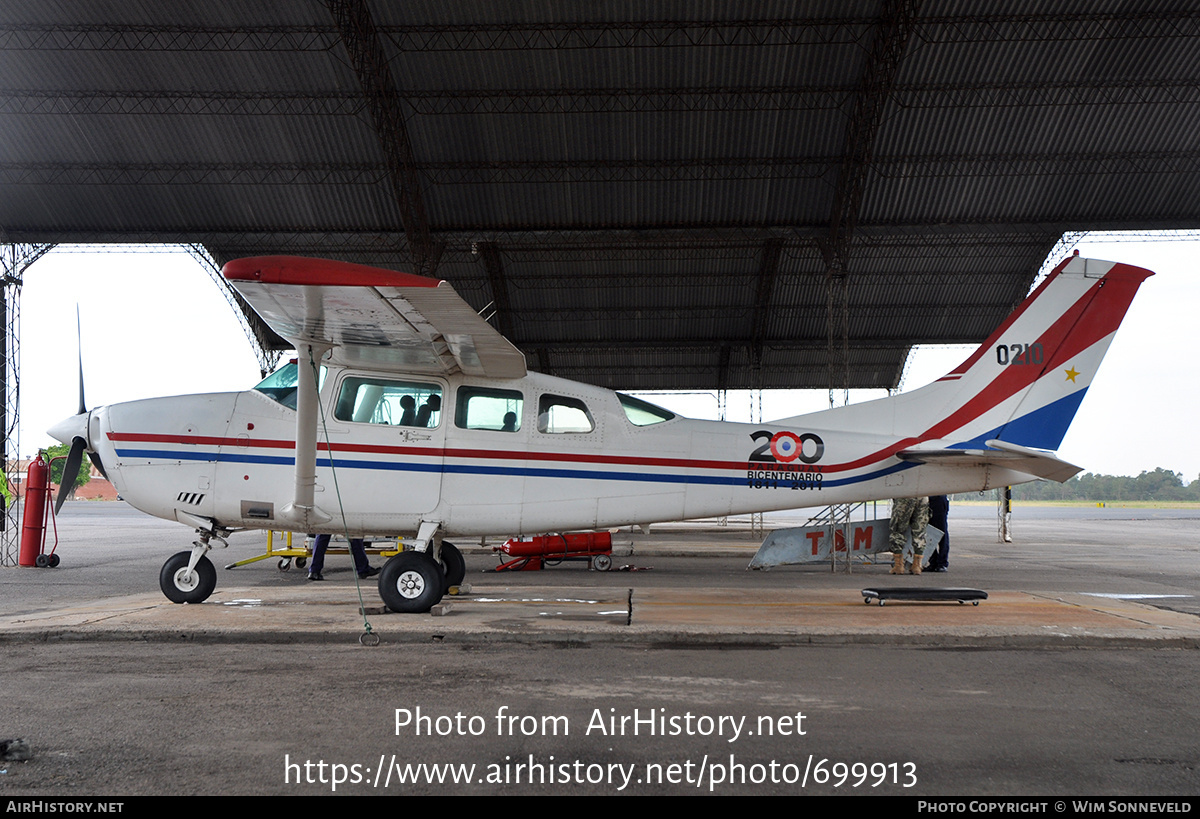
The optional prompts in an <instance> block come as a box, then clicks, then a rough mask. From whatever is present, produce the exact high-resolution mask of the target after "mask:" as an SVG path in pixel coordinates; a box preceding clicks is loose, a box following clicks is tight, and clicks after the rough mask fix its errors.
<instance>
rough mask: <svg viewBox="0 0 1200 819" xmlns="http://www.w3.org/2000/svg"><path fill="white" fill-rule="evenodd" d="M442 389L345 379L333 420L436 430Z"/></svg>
mask: <svg viewBox="0 0 1200 819" xmlns="http://www.w3.org/2000/svg"><path fill="white" fill-rule="evenodd" d="M441 410H442V388H441V386H439V385H437V384H425V383H421V382H415V381H390V380H386V379H382V378H375V377H373V376H359V375H352V376H348V377H347V378H346V379H344V380H343V381H342V388H341V390H339V391H338V398H337V404H336V405H335V406H334V409H333V417H334V418H336V419H338V420H339V421H351V422H353V423H358V424H381V425H385V426H401V427H427V428H432V427H436V426H437V425H438V424H439V423H440V422H441V418H442V412H441Z"/></svg>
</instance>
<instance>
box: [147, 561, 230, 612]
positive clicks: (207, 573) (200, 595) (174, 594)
mask: <svg viewBox="0 0 1200 819" xmlns="http://www.w3.org/2000/svg"><path fill="white" fill-rule="evenodd" d="M191 556H192V553H191V552H190V551H189V552H176V553H175V554H173V555H171V557H170V559H168V560H167V562H166V563H164V564H163V567H162V570H161V571H159V573H158V586H159V588H161V589H162V592H163V594H165V595H166V596H167V599H168V600H170V601H171V602H172V603H203V602H204V601H205V600H207V599H208V598H209V595H211V594H212V593H213V589H215V588H216V587H217V570H216V569H215V568H214V567H213V564H212V561H211V560H209V559H208V558H207V557H202V558H200V561H199V562H198V563H197V564H196V568H195V570H194V571H191V572H189V571H188V568H187V566H188V560H190V559H191Z"/></svg>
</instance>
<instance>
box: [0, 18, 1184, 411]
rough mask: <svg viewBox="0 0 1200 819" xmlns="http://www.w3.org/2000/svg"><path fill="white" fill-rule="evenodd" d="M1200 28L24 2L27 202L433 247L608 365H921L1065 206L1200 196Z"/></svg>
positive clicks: (541, 343) (1085, 221) (497, 315)
mask: <svg viewBox="0 0 1200 819" xmlns="http://www.w3.org/2000/svg"><path fill="white" fill-rule="evenodd" d="M1081 5H1086V8H1087V10H1086V11H1080V10H1079V9H1080V6H1081ZM1198 36H1200V12H1198V11H1197V10H1196V9H1195V8H1194V4H1188V3H1173V2H1145V3H1129V2H1125V1H1124V0H1120V1H1117V0H1111V1H1110V2H1105V1H1104V0H1099V1H1098V2H1091V3H1087V4H1079V3H1075V2H1054V0H1049V1H1048V0H1037V2H1033V0H1029V1H1028V2H994V1H993V0H971V1H970V2H967V0H940V2H939V1H937V0H925V2H919V1H918V0H883V1H882V2H879V1H878V0H872V1H868V0H836V2H833V0H829V1H828V2H807V1H806V2H800V0H790V1H788V0H763V2H756V3H752V4H742V3H724V2H717V1H716V0H706V2H694V0H686V2H685V0H674V1H673V0H637V2H632V0H629V1H628V2H615V3H603V4H597V3H555V4H546V3H541V4H529V3H524V2H516V1H515V0H456V2H453V3H447V2H444V0H439V1H438V2H432V0H410V1H409V2H405V3H386V2H379V1H378V0H326V2H316V0H279V1H278V2H273V3H256V4H248V3H244V2H234V0H195V2H191V3H161V2H150V0H103V1H98V0H47V2H42V3H36V4H18V3H10V4H5V7H4V8H3V9H0V78H2V79H0V85H2V86H3V87H0V135H2V138H0V229H2V230H3V231H4V234H5V237H6V240H7V241H12V242H33V243H46V242H139V243H143V242H185V243H199V244H203V245H204V246H205V247H206V248H207V249H208V250H209V252H210V253H211V254H212V255H213V256H214V257H215V258H216V259H217V260H218V261H222V262H223V261H226V260H228V259H231V258H237V257H240V256H247V255H263V254H277V253H286V254H297V255H310V256H323V257H329V258H337V259H343V260H346V261H351V262H358V263H362V264H371V265H377V266H383V267H389V268H393V269H398V270H409V271H413V272H418V273H427V274H434V275H437V276H439V277H441V278H445V279H447V280H449V281H451V282H452V283H453V284H454V285H455V287H456V288H457V289H458V290H459V292H461V293H462V294H463V295H464V296H465V297H466V298H467V300H468V301H469V302H471V304H472V305H473V306H474V307H475V308H476V309H481V310H485V311H486V313H485V314H492V313H494V317H493V318H492V321H493V323H494V324H495V325H496V326H497V327H498V329H500V330H501V332H503V333H504V334H505V335H507V336H508V337H509V338H511V339H512V340H513V342H514V343H516V344H517V346H519V347H520V348H521V349H522V350H524V351H525V353H526V355H527V356H528V358H529V364H530V366H531V368H532V369H538V370H542V371H544V372H549V373H553V374H555V375H560V376H565V377H568V378H576V379H579V380H584V381H590V382H592V383H597V384H602V385H605V386H612V387H617V388H626V389H666V388H705V389H712V388H747V387H764V388H770V387H813V386H822V387H823V386H827V385H829V384H830V383H837V382H838V381H840V380H841V378H842V376H841V375H839V374H838V373H841V372H843V369H842V368H843V364H848V370H849V383H850V386H854V387H868V386H872V387H879V386H895V385H896V383H897V381H898V379H899V377H900V374H901V372H902V370H903V365H904V360H905V357H906V355H907V352H908V349H909V347H910V345H912V344H915V343H966V342H976V341H978V340H980V339H982V338H983V337H985V336H986V335H987V333H988V332H989V331H990V330H991V329H992V328H993V327H994V326H995V325H996V324H997V323H998V322H999V321H1000V319H1001V318H1002V317H1003V316H1004V315H1005V314H1006V313H1007V312H1008V311H1009V309H1010V308H1011V307H1012V306H1013V304H1014V303H1015V302H1016V301H1018V300H1019V299H1020V298H1021V297H1023V296H1024V294H1025V293H1026V292H1027V290H1028V287H1029V285H1030V283H1031V281H1032V279H1033V277H1034V275H1035V274H1036V272H1037V270H1038V268H1039V266H1040V265H1041V263H1042V261H1043V259H1044V258H1045V257H1046V255H1047V253H1048V252H1049V251H1050V250H1051V248H1052V247H1053V246H1054V245H1055V243H1056V242H1057V241H1058V239H1059V237H1060V236H1061V235H1062V234H1063V233H1064V232H1067V231H1077V230H1086V229H1129V228H1158V229H1164V228H1197V227H1200V215H1198V214H1200V211H1198V209H1197V208H1196V206H1195V203H1196V202H1197V200H1198V196H1197V195H1198V194H1200V150H1198V147H1197V135H1198V134H1200V49H1197V48H1196V47H1195V43H1196V42H1197V39H1196V38H1197V37H1198ZM831 318H832V320H830V319H831ZM831 328H832V329H831ZM843 330H844V331H845V335H846V339H847V344H848V348H847V349H848V353H844V352H843V348H842V343H841V335H842V332H843ZM831 333H832V335H831ZM843 356H847V358H845V360H844V359H843Z"/></svg>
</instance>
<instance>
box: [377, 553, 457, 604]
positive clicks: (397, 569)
mask: <svg viewBox="0 0 1200 819" xmlns="http://www.w3.org/2000/svg"><path fill="white" fill-rule="evenodd" d="M445 584H446V578H445V576H444V575H443V574H442V567H441V566H439V565H438V564H436V563H434V562H433V559H432V558H431V557H430V556H429V555H428V554H426V553H425V552H401V553H400V554H398V555H396V556H395V557H393V558H392V559H391V560H389V561H388V562H387V563H385V564H383V571H382V572H380V573H379V596H380V597H381V598H383V602H384V605H386V606H387V607H388V608H389V609H391V610H392V611H398V612H400V613H402V614H424V613H425V612H427V611H429V610H430V609H431V608H433V605H434V603H436V602H438V601H439V600H441V599H442V595H443V594H445V588H446V585H445Z"/></svg>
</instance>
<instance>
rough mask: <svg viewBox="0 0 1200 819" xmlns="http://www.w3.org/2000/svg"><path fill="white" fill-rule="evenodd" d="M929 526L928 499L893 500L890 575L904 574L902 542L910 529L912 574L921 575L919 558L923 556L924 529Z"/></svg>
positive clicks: (889, 535)
mask: <svg viewBox="0 0 1200 819" xmlns="http://www.w3.org/2000/svg"><path fill="white" fill-rule="evenodd" d="M928 525H929V498H893V499H892V525H891V531H890V532H889V534H888V543H889V544H890V545H891V547H892V571H891V574H906V573H907V572H906V571H905V568H904V541H905V537H904V536H905V535H906V534H907V533H908V530H909V529H912V543H913V562H912V570H911V571H912V573H913V574H920V573H921V556H922V555H924V554H925V527H926V526H928Z"/></svg>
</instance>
